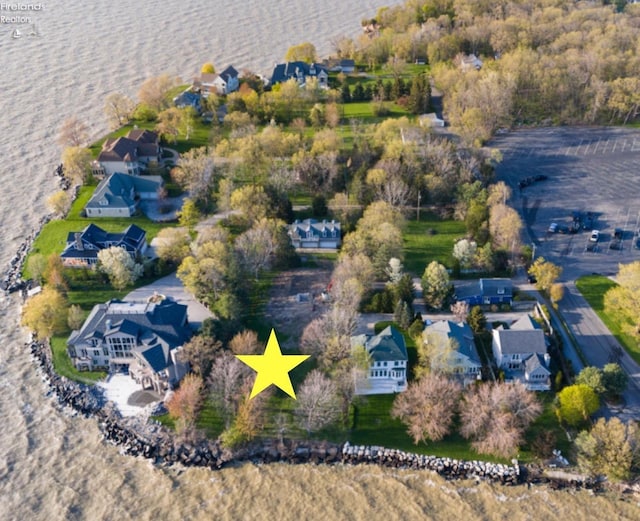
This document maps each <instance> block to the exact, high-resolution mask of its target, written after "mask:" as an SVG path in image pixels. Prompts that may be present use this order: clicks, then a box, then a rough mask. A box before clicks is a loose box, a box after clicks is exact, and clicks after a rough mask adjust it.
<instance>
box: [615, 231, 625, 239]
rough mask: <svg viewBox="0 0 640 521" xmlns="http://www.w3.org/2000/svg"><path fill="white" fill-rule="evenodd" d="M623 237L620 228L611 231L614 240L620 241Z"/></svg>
mask: <svg viewBox="0 0 640 521" xmlns="http://www.w3.org/2000/svg"><path fill="white" fill-rule="evenodd" d="M623 235H624V230H623V229H622V228H616V229H615V230H614V231H613V236H614V237H615V238H616V239H622V236H623Z"/></svg>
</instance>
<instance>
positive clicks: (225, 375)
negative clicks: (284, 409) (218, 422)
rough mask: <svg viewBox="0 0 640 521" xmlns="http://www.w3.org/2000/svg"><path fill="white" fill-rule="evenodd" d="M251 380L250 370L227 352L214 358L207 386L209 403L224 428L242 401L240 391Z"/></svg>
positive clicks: (229, 423)
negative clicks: (216, 411)
mask: <svg viewBox="0 0 640 521" xmlns="http://www.w3.org/2000/svg"><path fill="white" fill-rule="evenodd" d="M251 379H252V371H251V369H250V368H249V367H248V366H246V365H245V364H243V363H242V362H240V360H238V359H237V358H236V357H235V356H233V355H232V354H231V353H229V352H228V351H223V352H222V353H221V354H220V355H218V356H217V357H216V359H215V361H214V363H213V365H212V367H211V372H210V373H209V377H208V378H207V384H208V387H209V393H210V396H211V401H212V402H213V403H214V405H215V407H216V409H217V410H218V411H219V413H220V415H221V416H222V419H223V420H224V422H225V427H226V428H229V426H230V425H231V421H232V420H233V418H234V417H235V415H236V413H237V411H238V405H239V404H240V401H241V400H242V390H243V388H244V387H245V385H247V382H248V381H251ZM251 383H253V382H251Z"/></svg>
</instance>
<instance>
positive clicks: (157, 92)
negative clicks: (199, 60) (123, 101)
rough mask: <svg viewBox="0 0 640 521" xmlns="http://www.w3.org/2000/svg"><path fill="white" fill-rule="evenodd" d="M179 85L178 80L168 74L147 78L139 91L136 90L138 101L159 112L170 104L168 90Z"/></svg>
mask: <svg viewBox="0 0 640 521" xmlns="http://www.w3.org/2000/svg"><path fill="white" fill-rule="evenodd" d="M179 84H180V79H179V78H177V77H175V76H169V75H168V74H162V75H161V76H157V77H154V78H148V79H146V80H145V81H144V83H143V84H142V85H141V86H140V90H138V99H139V100H140V103H142V104H144V105H147V106H148V107H151V108H152V109H154V110H156V111H157V112H160V111H161V110H164V109H166V108H167V107H169V105H170V103H171V100H170V99H169V98H168V96H167V93H168V92H169V90H171V89H172V88H173V87H176V86H177V85H179Z"/></svg>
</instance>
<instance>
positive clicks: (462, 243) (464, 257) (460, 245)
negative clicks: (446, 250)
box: [453, 239, 478, 268]
mask: <svg viewBox="0 0 640 521" xmlns="http://www.w3.org/2000/svg"><path fill="white" fill-rule="evenodd" d="M477 251H478V244H477V243H476V242H475V241H470V240H469V239H460V240H459V241H458V242H456V243H455V244H454V245H453V257H454V258H455V259H457V260H458V262H459V263H460V267H461V268H469V267H470V266H471V265H472V264H473V262H474V260H475V258H476V253H477Z"/></svg>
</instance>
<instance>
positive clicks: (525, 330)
mask: <svg viewBox="0 0 640 521" xmlns="http://www.w3.org/2000/svg"><path fill="white" fill-rule="evenodd" d="M492 334H493V341H492V350H493V356H494V359H495V361H496V365H497V366H498V368H499V369H501V370H502V371H504V374H505V378H506V380H519V381H521V382H522V383H523V384H524V385H525V386H526V387H527V388H528V389H529V390H531V391H548V390H549V389H550V388H551V382H550V378H549V377H550V376H551V371H550V370H549V362H550V358H549V354H548V353H547V343H546V340H545V336H544V332H543V331H542V329H541V327H540V325H539V324H538V323H537V322H536V321H535V320H533V318H531V316H529V315H525V316H523V317H522V318H520V319H518V320H517V321H515V322H514V323H513V324H511V327H510V328H509V329H505V328H503V327H502V326H500V327H498V328H496V329H494V330H493V332H492Z"/></svg>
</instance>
